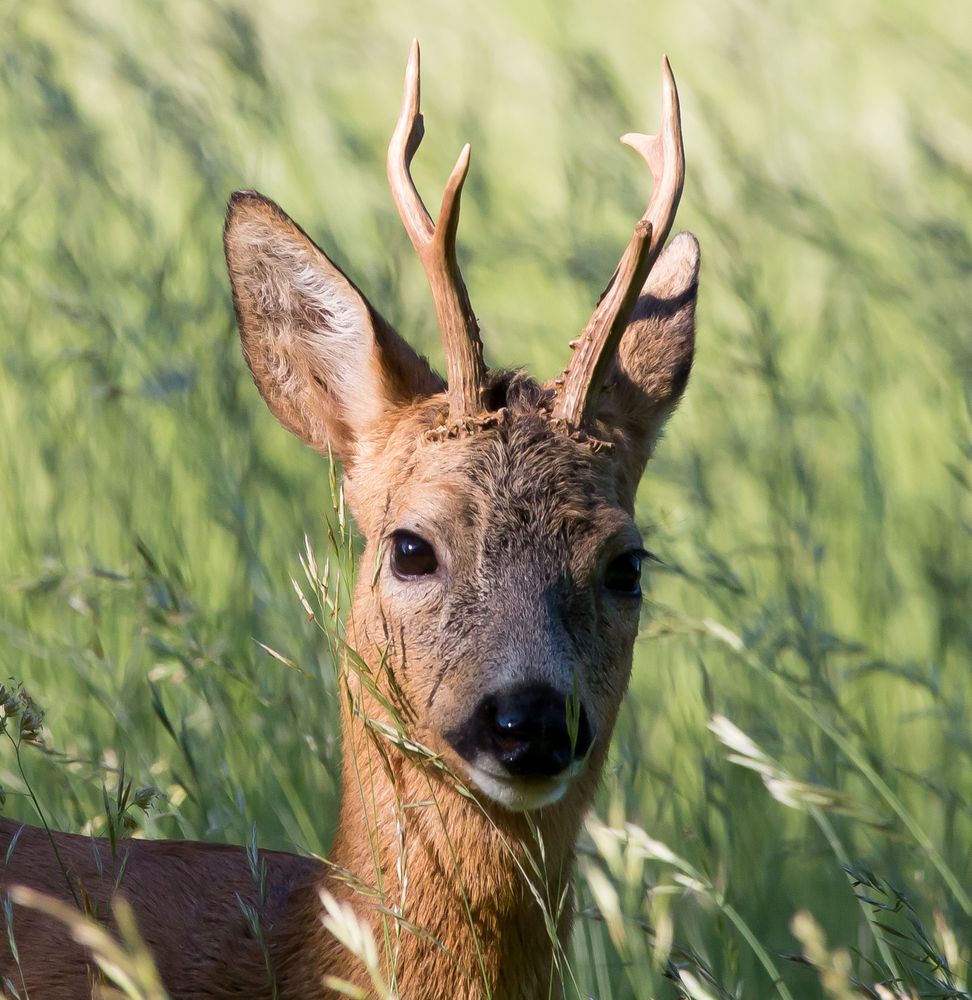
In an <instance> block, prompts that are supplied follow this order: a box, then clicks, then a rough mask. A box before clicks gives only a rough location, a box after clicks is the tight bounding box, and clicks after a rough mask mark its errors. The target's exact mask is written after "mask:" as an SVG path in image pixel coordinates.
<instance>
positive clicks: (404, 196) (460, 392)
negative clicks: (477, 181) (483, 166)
mask: <svg viewBox="0 0 972 1000" xmlns="http://www.w3.org/2000/svg"><path fill="white" fill-rule="evenodd" d="M419 100H420V70H419V46H418V41H413V42H412V48H411V51H410V52H409V56H408V67H407V68H406V70H405V95H404V97H403V99H402V113H401V114H400V115H399V117H398V123H397V124H396V126H395V131H394V133H393V134H392V137H391V142H390V143H389V144H388V159H387V169H388V183H389V184H390V185H391V189H392V196H393V197H394V199H395V205H396V207H397V208H398V214H399V215H400V216H401V218H402V222H403V223H404V225H405V231H406V232H407V233H408V236H409V239H410V240H411V241H412V246H414V247H415V250H416V252H417V253H418V255H419V259H420V260H421V261H422V266H423V267H424V268H425V273H426V275H427V277H428V279H429V285H430V286H431V288H432V298H433V301H434V302H435V312H436V316H437V317H438V320H439V328H440V330H441V332H442V343H443V346H444V347H445V354H446V366H447V374H448V379H449V415H450V417H451V418H452V419H453V420H458V419H462V418H468V417H473V416H475V415H476V414H477V413H479V412H480V411H481V410H482V408H483V401H482V393H483V384H484V382H485V377H486V365H485V364H484V362H483V345H482V341H481V340H480V339H479V325H478V324H477V322H476V316H475V314H474V313H473V311H472V306H471V305H470V304H469V294H468V292H467V291H466V286H465V285H464V284H463V281H462V275H461V274H460V273H459V264H458V262H457V261H456V232H457V230H458V228H459V199H460V195H461V193H462V185H463V182H464V181H465V179H466V172H467V171H468V170H469V144H468V143H467V144H466V145H465V146H463V148H462V152H461V153H460V154H459V159H458V160H457V161H456V165H455V167H453V168H452V173H451V174H450V175H449V180H448V181H447V182H446V187H445V193H444V194H443V195H442V207H441V208H440V209H439V219H438V222H436V223H433V221H432V218H431V216H430V215H429V213H428V210H427V209H426V207H425V205H424V204H423V202H422V198H421V196H420V195H419V193H418V190H417V189H416V187H415V182H414V181H413V180H412V175H411V173H410V171H409V167H410V166H411V163H412V157H413V156H415V153H416V150H418V148H419V145H420V144H421V142H422V136H423V135H424V133H425V127H424V125H423V124H422V113H421V111H420V110H419Z"/></svg>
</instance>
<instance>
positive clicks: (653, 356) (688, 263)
mask: <svg viewBox="0 0 972 1000" xmlns="http://www.w3.org/2000/svg"><path fill="white" fill-rule="evenodd" d="M698 287H699V243H698V240H696V238H695V237H694V236H693V235H692V234H691V233H679V234H678V236H676V237H675V239H673V240H672V242H671V243H670V244H669V245H668V246H667V247H666V248H665V250H664V251H663V252H662V254H661V255H660V256H659V258H658V260H657V261H656V262H655V265H654V267H653V268H652V269H651V273H650V275H649V276H648V280H647V281H646V282H645V287H644V288H643V289H642V291H641V295H640V296H639V298H638V302H637V304H636V305H635V308H634V310H633V312H632V314H631V320H630V321H629V323H628V326H627V328H626V329H625V332H624V335H623V337H622V338H621V346H620V347H619V349H618V354H617V358H616V359H615V363H614V373H613V375H612V377H611V379H610V381H611V382H613V383H614V388H613V390H612V391H610V392H608V393H605V394H603V395H602V396H601V402H600V405H599V407H598V411H599V412H598V416H599V417H600V418H601V419H602V420H604V421H605V422H606V423H608V424H610V425H612V426H614V427H616V428H617V429H619V430H620V431H622V433H623V435H624V444H623V452H624V461H625V464H626V466H628V468H629V470H630V474H631V478H632V480H633V483H634V485H636V484H637V481H638V480H639V479H640V478H641V474H642V472H643V471H644V467H645V463H646V462H647V461H648V459H649V458H650V457H651V453H652V451H653V450H654V447H655V442H656V441H657V440H658V436H659V434H660V433H661V430H662V427H663V426H664V424H665V421H666V420H667V419H668V418H669V416H671V414H672V411H673V410H674V409H675V407H676V405H677V404H678V401H679V400H680V399H681V398H682V393H683V392H684V391H685V386H686V385H687V384H688V377H689V372H690V371H691V369H692V357H693V355H694V353H695V301H696V297H697V294H698Z"/></svg>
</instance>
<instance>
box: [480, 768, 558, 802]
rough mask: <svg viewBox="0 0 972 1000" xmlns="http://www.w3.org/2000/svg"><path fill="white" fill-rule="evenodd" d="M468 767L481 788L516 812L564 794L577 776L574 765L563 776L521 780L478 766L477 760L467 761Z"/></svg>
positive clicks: (496, 800)
mask: <svg viewBox="0 0 972 1000" xmlns="http://www.w3.org/2000/svg"><path fill="white" fill-rule="evenodd" d="M466 767H467V769H468V771H469V777H470V779H471V780H472V783H473V784H474V785H475V786H476V788H477V789H478V790H479V791H481V792H482V793H483V794H484V795H486V796H488V797H489V798H491V799H492V800H493V801H494V802H497V803H499V804H500V805H501V806H505V807H506V808H507V809H509V810H511V811H512V812H532V811H533V810H534V809H542V808H543V807H544V806H549V805H552V804H553V803H554V802H556V801H557V800H558V799H561V798H563V795H564V793H565V792H566V791H567V786H568V785H569V784H570V779H571V777H573V774H572V773H571V771H572V769H571V770H568V771H566V772H565V773H564V774H563V775H561V776H560V777H559V778H551V779H543V778H535V779H533V780H532V781H531V780H524V779H519V780H518V779H516V778H497V777H496V776H495V775H493V774H489V773H488V772H486V771H484V770H482V769H481V768H478V767H476V765H475V764H467V765H466Z"/></svg>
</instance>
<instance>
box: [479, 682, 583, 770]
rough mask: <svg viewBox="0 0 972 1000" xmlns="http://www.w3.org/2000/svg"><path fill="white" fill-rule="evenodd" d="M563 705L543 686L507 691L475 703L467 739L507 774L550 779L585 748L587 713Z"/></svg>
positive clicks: (566, 698)
mask: <svg viewBox="0 0 972 1000" xmlns="http://www.w3.org/2000/svg"><path fill="white" fill-rule="evenodd" d="M569 703H570V698H569V696H565V695H564V694H562V693H559V692H557V691H555V690H554V689H553V688H552V687H550V686H549V685H547V684H521V685H518V686H516V687H511V688H507V689H506V690H505V691H501V692H499V693H497V694H493V695H488V696H487V697H485V698H484V699H483V700H482V701H481V702H480V704H479V706H478V708H477V709H476V712H475V714H474V717H473V725H472V727H471V728H472V732H471V733H470V734H469V735H470V736H472V737H473V741H474V742H475V744H476V745H477V747H476V748H477V750H478V751H480V752H482V751H486V752H487V753H490V754H491V755H492V756H493V757H494V758H495V759H496V760H497V761H498V762H499V763H500V764H501V765H502V766H503V767H504V768H505V769H506V770H507V771H509V773H510V774H513V775H516V776H517V777H521V778H527V777H530V778H540V777H544V778H550V777H554V776H555V775H558V774H560V773H561V772H562V771H564V770H565V769H566V768H567V767H569V766H570V764H571V762H572V761H574V760H577V759H579V758H581V757H583V756H584V754H586V753H587V751H588V750H589V749H590V747H591V740H592V737H591V727H590V724H589V723H588V721H587V713H586V712H585V711H584V708H583V706H582V705H580V704H579V703H578V702H576V701H575V702H574V705H576V708H575V709H573V710H572V709H571V708H570V704H569ZM572 715H573V718H571V716H572Z"/></svg>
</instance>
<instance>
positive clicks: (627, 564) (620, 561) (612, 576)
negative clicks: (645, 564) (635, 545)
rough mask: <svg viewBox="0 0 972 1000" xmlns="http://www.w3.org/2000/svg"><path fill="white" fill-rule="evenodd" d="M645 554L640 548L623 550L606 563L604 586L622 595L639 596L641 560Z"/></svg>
mask: <svg viewBox="0 0 972 1000" xmlns="http://www.w3.org/2000/svg"><path fill="white" fill-rule="evenodd" d="M646 555H647V553H646V552H644V551H643V550H642V549H632V550H631V551H630V552H623V553H622V554H621V555H619V556H616V557H615V558H614V559H612V560H611V561H610V562H609V563H608V564H607V569H606V570H605V571H604V586H605V587H607V589H608V590H610V591H612V593H615V594H618V595H620V596H624V597H640V596H641V560H642V559H644V557H645V556H646Z"/></svg>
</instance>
